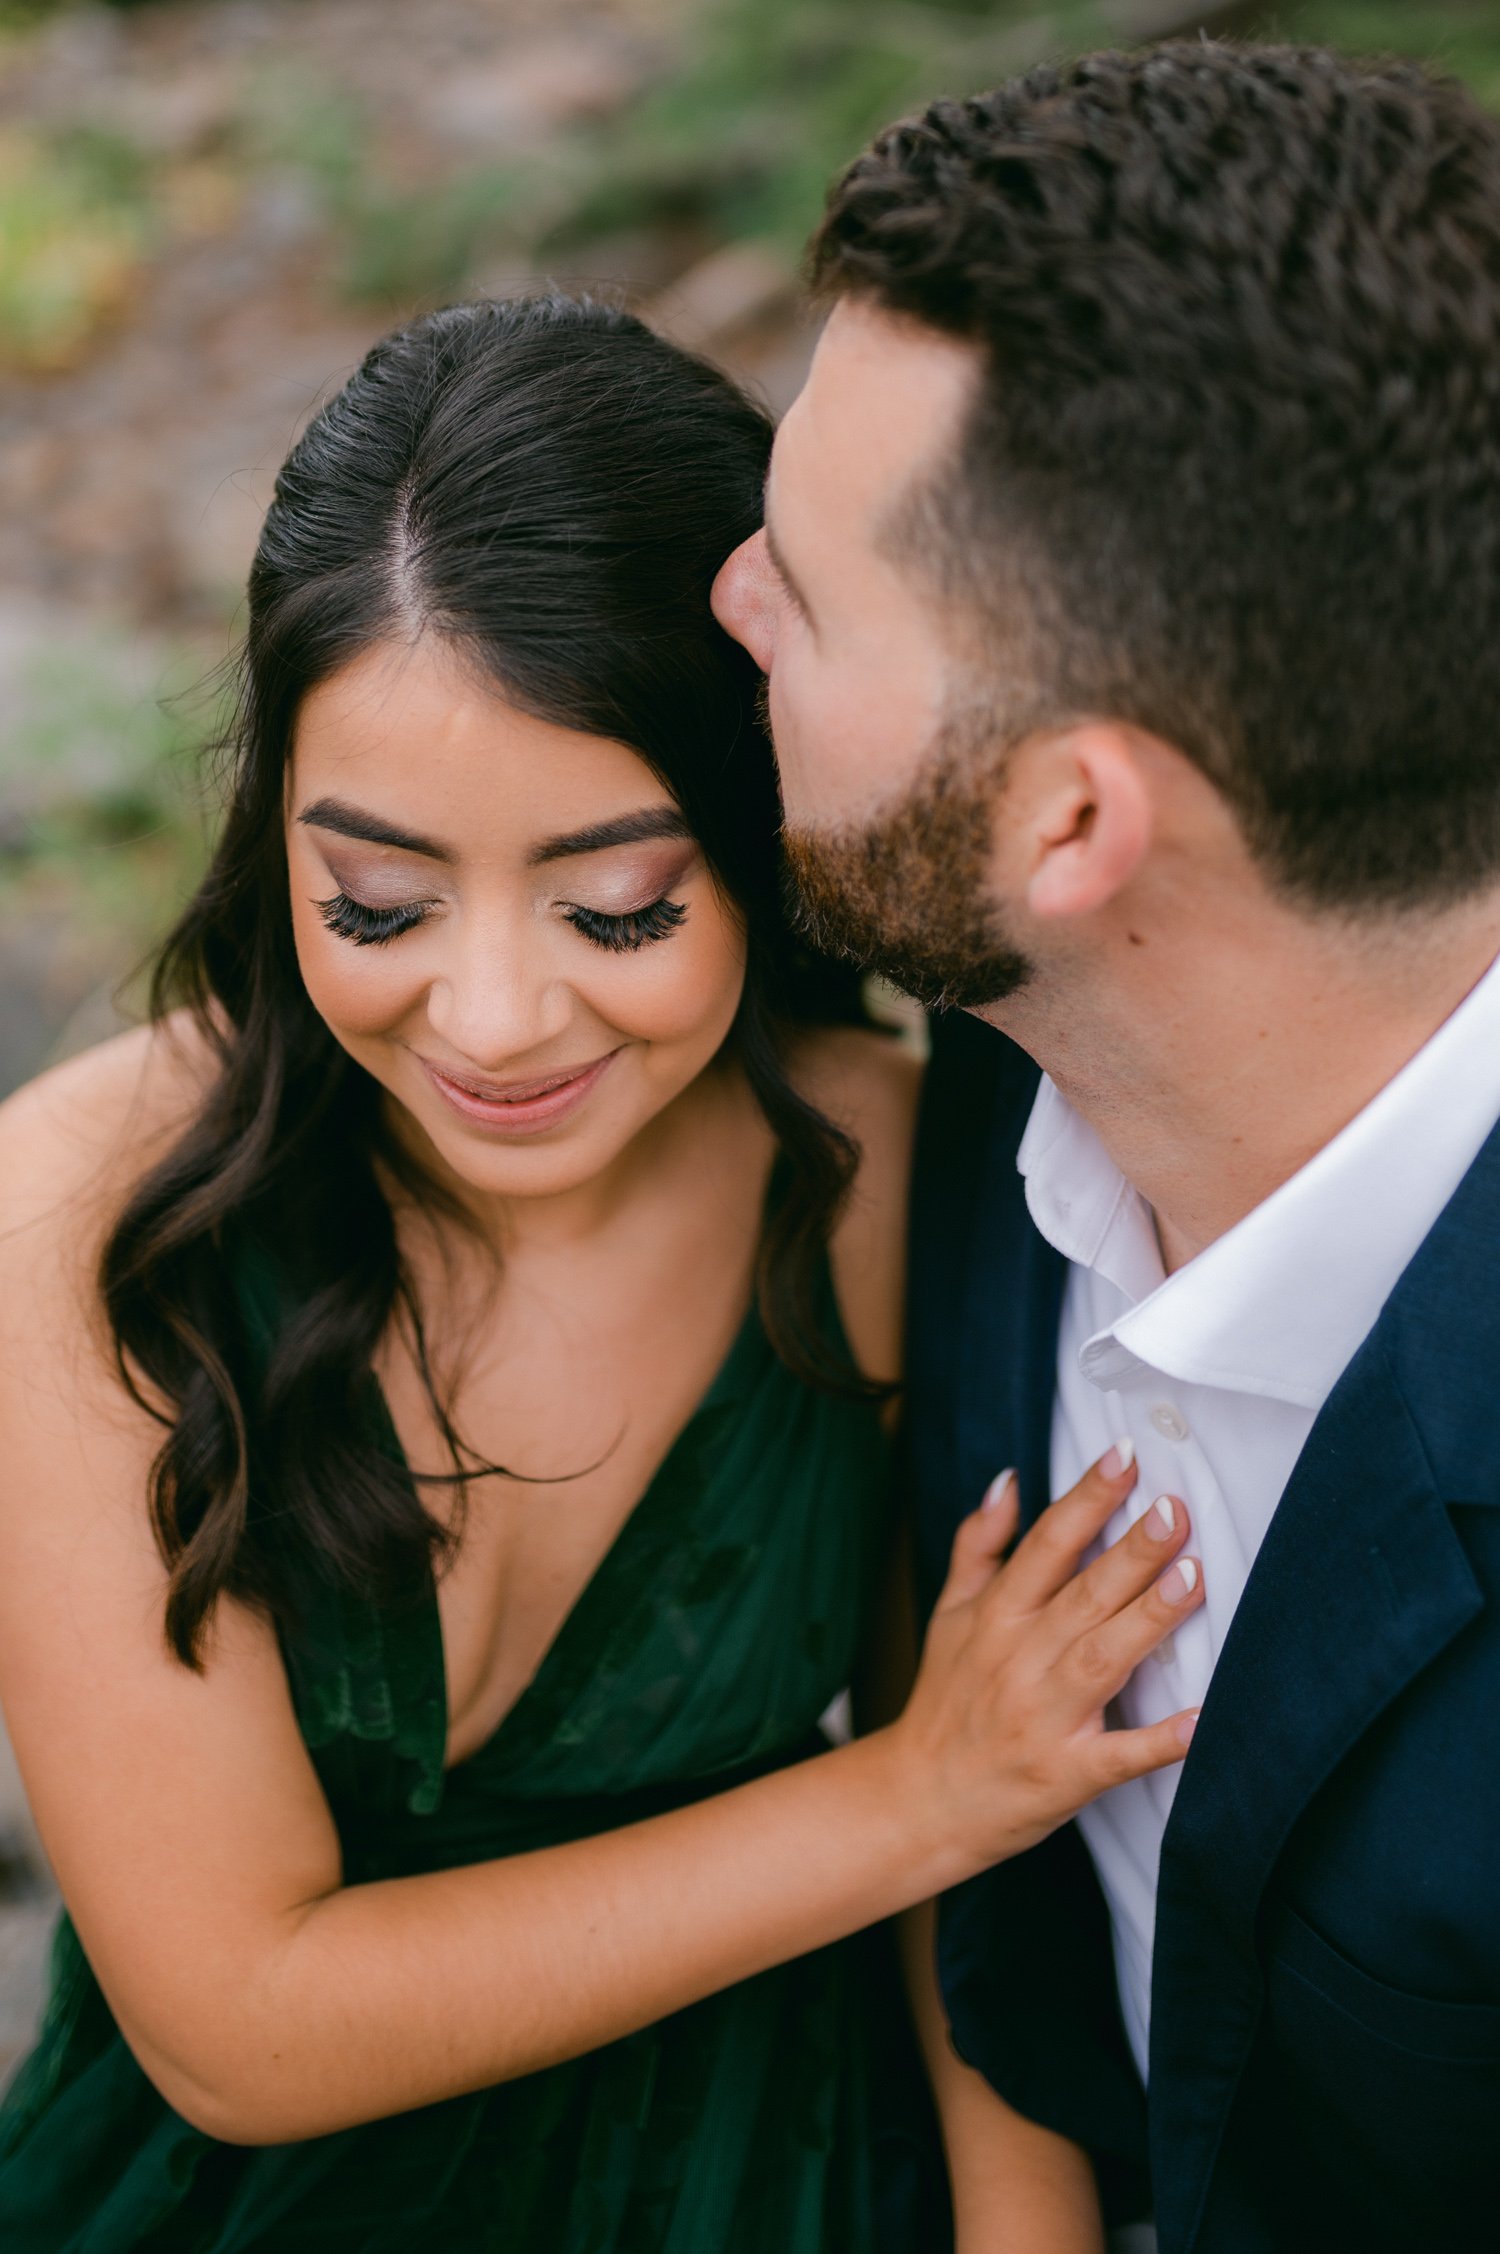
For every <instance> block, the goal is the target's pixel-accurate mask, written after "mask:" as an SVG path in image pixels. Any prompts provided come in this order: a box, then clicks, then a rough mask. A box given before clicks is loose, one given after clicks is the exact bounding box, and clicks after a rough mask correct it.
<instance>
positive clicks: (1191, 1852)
mask: <svg viewBox="0 0 1500 2254" xmlns="http://www.w3.org/2000/svg"><path fill="white" fill-rule="evenodd" d="M813 262H814V271H815V275H816V278H817V280H818V282H819V284H820V286H821V288H822V290H823V292H824V294H825V296H826V297H827V298H828V299H830V300H831V301H832V312H831V316H830V319H829V322H828V326H827V329H826V332H825V334H824V337H823V339H822V342H821V344H820V346H819V350H818V354H817V358H816V362H815V365H814V368H813V371H812V374H811V377H810V380H809V383H808V386H807V389H806V391H805V393H804V394H803V396H802V398H801V399H800V400H799V401H798V402H797V404H796V405H795V406H794V407H793V409H792V410H791V412H790V414H789V416H788V418H787V422H786V425H785V428H784V430H783V432H782V434H781V436H780V439H779V441H778V444H777V449H776V456H775V464H774V468H773V472H772V477H771V482H770V488H769V493H768V503H767V532H766V534H765V535H763V536H761V537H759V538H757V539H756V540H755V541H752V542H751V543H749V544H748V546H747V547H746V548H745V549H743V550H741V551H740V552H739V553H738V554H737V555H736V556H735V557H734V558H733V559H731V562H730V563H729V565H728V566H726V568H725V572H724V574H723V576H722V578H721V580H720V583H719V586H718V589H717V590H716V603H717V607H718V609H719V613H720V616H721V617H722V618H723V620H724V621H725V623H726V624H727V625H728V626H729V627H730V629H731V630H732V631H733V632H735V633H736V634H738V635H739V636H740V638H741V639H742V640H743V641H745V642H746V643H747V645H748V646H749V648H750V649H751V650H752V651H753V653H754V654H755V655H756V657H757V658H758V659H759V660H760V662H761V663H762V664H763V666H764V667H765V669H766V671H767V674H768V676H769V691H768V693H769V699H770V712H771V717H772V722H773V726H774V729H775V735H776V741H777V748H778V753H779V757H780V761H781V766H782V773H783V780H784V790H785V801H786V815H787V824H788V845H789V850H790V852H791V855H792V859H793V864H794V868H795V870H796V873H797V876H798V879H799V883H800V887H801V890H802V893H803V896H804V899H805V902H806V908H807V916H808V921H809V926H810V928H811V929H813V930H814V931H816V932H817V933H819V934H820V935H821V937H822V938H823V939H824V940H825V941H831V942H833V943H835V944H838V945H841V946H843V947H844V948H845V949H846V950H847V951H849V952H851V953H853V954H855V955H856V956H858V957H860V958H861V959H864V960H866V961H869V962H871V963H874V964H876V965H878V966H879V967H881V968H882V969H884V970H886V971H887V972H888V973H889V974H890V975H891V976H892V977H893V978H895V979H896V980H897V981H898V982H899V983H901V984H903V985H904V986H906V987H907V988H908V989H910V991H912V992H913V993H914V994H916V995H918V996H919V997H920V998H922V999H923V1000H925V1001H927V1002H929V1003H931V1004H934V1005H937V1006H938V1007H939V1008H940V1009H943V1008H946V1009H947V1010H949V1011H950V1012H951V1013H952V1014H949V1015H947V1016H940V1017H939V1019H938V1021H937V1033H936V1039H935V1046H934V1057H933V1062H932V1066H931V1069H930V1074H929V1087H928V1093H927V1097H926V1110H925V1119H924V1125H923V1130H922V1137H921V1143H920V1149H919V1158H918V1180H917V1187H916V1203H915V1218H914V1237H913V1252H912V1258H913V1284H912V1306H911V1334H912V1335H911V1349H910V1371H911V1378H910V1419H909V1421H910V1440H911V1452H912V1476H913V1484H914V1488H915V1493H916V1499H917V1510H918V1548H919V1553H920V1558H921V1563H922V1568H923V1573H924V1577H925V1582H926V1588H927V1591H928V1592H929V1594H930V1592H931V1590H932V1589H933V1587H934V1586H935V1584H936V1578H937V1575H938V1572H939V1568H940V1564H941V1560H942V1558H943V1555H944V1553H945V1550H946V1545H947V1542H948V1538H949V1534H950V1531H951V1529H952V1526H953V1523H954V1521H955V1519H956V1518H957V1517H958V1516H959V1514H961V1513H962V1512H963V1511H964V1510H966V1509H968V1508H969V1507H970V1506H971V1504H972V1501H973V1498H974V1496H975V1495H976V1494H977V1493H979V1492H980V1490H981V1489H982V1488H983V1487H984V1485H985V1483H986V1481H987V1480H988V1479H989V1477H990V1476H991V1474H992V1473H993V1472H994V1470H995V1469H996V1467H997V1466H999V1465H1001V1464H1005V1463H1017V1464H1019V1466H1020V1474H1021V1482H1022V1488H1023V1498H1024V1507H1025V1510H1026V1512H1027V1514H1028V1515H1034V1514H1035V1513H1036V1512H1037V1511H1038V1510H1040V1509H1041V1508H1042V1507H1044V1506H1045V1505H1046V1503H1047V1502H1048V1501H1049V1499H1050V1498H1051V1497H1052V1496H1055V1495H1057V1494H1059V1493H1060V1492H1061V1491H1062V1490H1064V1489H1065V1488H1066V1487H1067V1486H1068V1485H1069V1484H1070V1482H1071V1481H1072V1480H1073V1479H1074V1478H1075V1477H1076V1475H1077V1473H1078V1471H1079V1470H1080V1468H1081V1467H1082V1466H1083V1465H1084V1463H1085V1462H1086V1461H1088V1460H1089V1459H1090V1458H1091V1457H1092V1456H1094V1455H1097V1454H1098V1453H1100V1452H1101V1450H1102V1449H1103V1447H1104V1446H1105V1445H1106V1444H1107V1443H1108V1441H1109V1439H1110V1438H1111V1437H1113V1436H1115V1435H1116V1434H1119V1433H1126V1434H1128V1435H1129V1436H1130V1438H1131V1439H1133V1440H1134V1442H1135V1444H1136V1447H1137V1450H1138V1453H1139V1458H1140V1462H1141V1466H1142V1478H1141V1480H1140V1484H1139V1486H1138V1489H1137V1491H1136V1499H1135V1500H1134V1501H1133V1502H1132V1504H1131V1505H1130V1506H1129V1508H1130V1512H1131V1514H1132V1515H1134V1514H1135V1513H1137V1512H1138V1511H1140V1510H1143V1509H1145V1508H1147V1507H1148V1506H1149V1504H1150V1502H1151V1500H1152V1499H1153V1497H1154V1496H1156V1495H1157V1494H1158V1493H1159V1492H1161V1491H1163V1490H1166V1491H1170V1492H1173V1493H1175V1494H1177V1495H1180V1496H1184V1497H1185V1498H1186V1499H1187V1500H1188V1502H1189V1504H1190V1506H1191V1510H1192V1515H1193V1521H1194V1526H1195V1530H1196V1538H1197V1542H1198V1545H1199V1549H1200V1552H1201V1558H1202V1562H1203V1567H1204V1573H1205V1585H1206V1592H1207V1602H1206V1605H1205V1607H1204V1608H1203V1611H1202V1612H1201V1614H1200V1615H1199V1616H1198V1617H1197V1618H1196V1619H1195V1620H1193V1621H1192V1622H1191V1623H1189V1624H1186V1625H1185V1626H1184V1627H1183V1628H1182V1630H1180V1631H1179V1633H1178V1634H1177V1636H1176V1638H1175V1648H1174V1649H1173V1650H1172V1651H1171V1652H1170V1653H1169V1654H1167V1655H1166V1657H1165V1659H1164V1661H1162V1660H1154V1661H1152V1662H1148V1663H1147V1664H1146V1665H1145V1666H1144V1667H1143V1668H1142V1669H1141V1670H1139V1672H1138V1673H1137V1675H1136V1676H1135V1678H1134V1679H1133V1680H1132V1682H1131V1684H1130V1686H1129V1688H1128V1689H1127V1691H1126V1693H1125V1694H1124V1696H1123V1697H1122V1698H1121V1700H1120V1702H1119V1703H1120V1708H1121V1715H1122V1719H1124V1720H1127V1721H1132V1722H1133V1721H1137V1720H1146V1719H1150V1718H1152V1717H1154V1716H1156V1715H1158V1714H1165V1713H1167V1712H1170V1711H1172V1710H1173V1709H1175V1708H1177V1707H1181V1706H1185V1705H1189V1704H1193V1703H1195V1702H1197V1701H1198V1700H1200V1699H1201V1700H1202V1701H1203V1714H1202V1719H1201V1722H1200V1724H1199V1727H1198V1733H1197V1736H1196V1738H1195V1740H1194V1744H1193V1748H1192V1751H1191V1754H1190V1755H1189V1757H1188V1759H1187V1761H1186V1763H1185V1764H1184V1766H1183V1768H1182V1769H1181V1770H1179V1771H1175V1772H1168V1773H1167V1775H1166V1777H1165V1778H1162V1779H1148V1780H1146V1781H1144V1782H1142V1783H1140V1784H1136V1785H1131V1786H1128V1787H1126V1788H1124V1789H1123V1790H1122V1791H1120V1792H1118V1793H1115V1794H1112V1795H1110V1796H1108V1797H1107V1798H1106V1799H1105V1800H1104V1801H1103V1802H1101V1803H1100V1804H1098V1805H1097V1806H1096V1807H1095V1808H1094V1809H1092V1810H1089V1811H1087V1812H1086V1813H1085V1815H1084V1817H1083V1818H1082V1819H1081V1820H1080V1822H1079V1824H1078V1825H1077V1826H1076V1827H1070V1828H1069V1829H1068V1830H1067V1831H1065V1832H1063V1833H1061V1834H1058V1835H1056V1836H1055V1837H1054V1838H1053V1839H1051V1840H1050V1841H1048V1842H1047V1843H1046V1844H1045V1845H1044V1846H1043V1847H1041V1848H1039V1849H1037V1850H1036V1851H1035V1852H1033V1853H1032V1854H1031V1855H1029V1856H1027V1857H1025V1858H1023V1859H1022V1860H1020V1861H1018V1862H1016V1863H1013V1864H1010V1865H1007V1866H1006V1867H1005V1868H1003V1869H1001V1870H998V1871H996V1872H994V1873H992V1874H991V1875H990V1876H988V1877H987V1878H985V1879H982V1880H979V1881H976V1882H975V1883H974V1884H972V1885H971V1886H969V1887H967V1888H965V1889H963V1890H961V1892H960V1893H959V1894H958V1895H956V1896H955V1897H953V1898H951V1899H950V1900H949V1901H948V1902H947V1903H946V1904H945V1905H944V1908H943V1915H942V1921H941V1938H940V1946H939V1965H940V1972H941V1977H942V1985H943V1991H944V1996H945V2000H946V2008H947V2013H948V2018H949V2022H950V2025H951V2032H952V2041H953V2045H954V2047H955V2049H956V2051H957V2053H958V2054H959V2057H960V2058H961V2059H963V2060H965V2061H967V2062H968V2065H967V2068H966V2069H963V2068H960V2069H955V2071H956V2072H958V2073H960V2074H963V2075H965V2076H966V2080H967V2084H968V2086H969V2087H970V2089H971V2090H974V2089H977V2090H981V2091H982V2092H983V2104H984V2105H985V2106H988V2107H989V2109H990V2112H989V2116H988V2118H989V2119H990V2120H991V2121H992V2122H993V2123H994V2124H997V2125H998V2124H1000V2123H1002V2122H1004V2121H1008V2120H1014V2119H1015V2118H1016V2117H1018V2116H1019V2117H1023V2118H1024V2121H1025V2122H1027V2123H1029V2124H1031V2128H1030V2130H1029V2132H1028V2133H1029V2134H1030V2136H1031V2137H1032V2139H1033V2144H1032V2147H1031V2148H1030V2149H1032V2150H1034V2151H1036V2152H1037V2153H1039V2154H1041V2155H1042V2160H1041V2163H1040V2165H1041V2166H1042V2167H1043V2169H1044V2171H1045V2169H1046V2168H1049V2167H1050V2168H1052V2170H1053V2180H1054V2188H1057V2187H1061V2188H1060V2189H1058V2196H1059V2198H1060V2199H1064V2200H1065V2199H1066V2198H1070V2197H1073V2196H1074V2193H1076V2185H1077V2180H1078V2178H1077V2171H1078V2169H1079V2167H1080V2166H1081V2163H1080V2162H1079V2161H1078V2158H1077V2155H1078V2153H1079V2151H1080V2149H1081V2150H1082V2151H1085V2152H1087V2154H1088V2155H1089V2156H1090V2158H1091V2161H1092V2164H1093V2170H1094V2174H1095V2176H1096V2177H1097V2181H1098V2183H1099V2185H1100V2187H1101V2189H1102V2192H1103V2194H1104V2198H1105V2201H1106V2205H1107V2208H1108V2210H1109V2211H1110V2213H1111V2214H1112V2216H1113V2217H1114V2218H1115V2219H1117V2220H1119V2221H1128V2220H1131V2219H1134V2218H1138V2217H1141V2216H1143V2215H1144V2214H1146V2213H1147V2212H1153V2213H1154V2216H1155V2220H1156V2227H1157V2231H1158V2234H1159V2241H1160V2245H1161V2248H1162V2250H1163V2254H1263V2250H1274V2254H1288V2250H1296V2249H1300V2248H1302V2247H1319V2248H1325V2249H1326V2248H1333V2247H1337V2248H1340V2249H1342V2248H1344V2247H1348V2248H1351V2249H1357V2250H1358V2254H1383V2250H1387V2249H1390V2250H1394V2249H1398V2248H1422V2249H1445V2250H1446V2249H1459V2248H1470V2247H1478V2246H1492V2245H1496V2244H1500V1758H1497V1753H1500V1416H1497V1413H1496V1409H1495V1399H1496V1387H1497V1376H1500V1131H1497V1130H1496V1120H1497V1118H1500V969H1496V968H1494V967H1492V966H1494V964H1495V959H1496V956H1497V953H1500V746H1497V727H1500V126H1497V125H1496V123H1495V122H1494V121H1492V120H1490V119H1488V118H1487V117H1486V116H1485V115H1484V114H1483V113H1482V112H1481V111H1480V110H1479V109H1478V108H1477V107H1476V106H1475V105H1474V104H1473V103H1472V102H1471V101H1470V100H1469V98H1468V97H1467V96H1466V95H1464V94H1463V93H1462V92H1461V91H1460V90H1458V89H1457V88H1455V87H1453V86H1449V85H1443V84H1436V83H1432V82H1430V81H1428V80H1427V79H1425V78H1424V77H1422V76H1421V75H1420V74H1418V73H1417V72H1415V71H1413V70H1409V69H1405V68H1401V67H1397V66H1390V67H1383V68H1378V69H1361V68H1358V67H1355V66H1353V65H1351V64H1348V63H1346V62H1342V61H1339V60H1337V59H1335V58H1334V57H1332V56H1331V55H1328V54H1325V53H1321V52H1317V51H1312V50H1307V49H1279V50H1278V49H1268V48H1267V49H1235V48H1231V47H1226V46H1214V45H1197V44H1195V45H1177V46H1168V47H1165V48H1161V49H1158V50H1156V51H1154V52H1149V53H1144V54H1138V55H1134V56H1131V57H1124V56H1119V55H1106V56H1098V57H1094V58H1093V59H1091V60H1089V61H1087V62H1084V63H1082V64H1080V65H1078V66H1077V67H1076V68H1075V69H1073V70H1070V71H1066V72H1061V73H1059V72H1054V71H1050V70H1048V71H1041V72H1038V73H1035V74H1033V75H1032V76H1031V77H1029V78H1027V79H1025V80H1023V81H1021V82H1019V83H1017V84H1014V85H1011V86H1008V87H1006V88H1003V89H1002V90H1001V91H1000V92H998V93H996V94H994V95H991V96H989V97H987V98H985V99H983V100H978V101H973V102H965V103H940V104H938V105H937V106H936V107H934V108H933V109H932V110H930V111H929V112H928V113H927V115H926V116H925V117H923V118H921V119H919V120H917V121H915V122H913V123H909V124H906V125H902V126H898V127H896V128H894V129H892V130H891V131H890V132H888V133H887V134H886V135H884V136H883V137H882V138H881V140H880V141H878V142H877V144H876V145H875V147H874V148H873V150H872V151H870V152H869V153H868V154H867V155H865V156H864V157H862V158H860V159H859V160H858V161H857V162H856V163H855V165H854V166H853V167H852V168H851V170H850V171H849V173H848V174H847V175H846V176H845V178H844V179H843V180H842V182H841V183H839V184H838V186H837V187H836V188H835V189H834V191H833V193H832V196H831V199H830V204H829V209H828V213H827V217H826V220H825V222H824V225H823V227H822V230H821V232H820V234H819V236H818V238H817V241H816V244H815V247H814V254H813ZM963 1012H967V1013H968V1014H967V1015H964V1014H961V1013H963ZM1117 1531H1118V1529H1117ZM981 2077H982V2080H981ZM1148 2092H1149V2095H1147V2094H1146V2093H1148ZM1001 2101H1004V2102H1003V2104H1002V2103H1001ZM969 2114H970V2117H971V2118H974V2117H976V2116H975V2112H974V2107H973V2105H972V2104H970V2106H969ZM997 2134H998V2127H997ZM983 2143H984V2139H983V2136H982V2135H981V2136H980V2137H978V2138H977V2139H975V2138H970V2139H969V2140H968V2141H967V2143H966V2142H965V2138H964V2136H963V2135H962V2134H960V2135H959V2136H958V2137H957V2138H956V2141H955V2143H954V2161H955V2173H956V2176H957V2179H958V2181H957V2185H956V2190H957V2198H958V2207H959V2218H960V2243H961V2245H963V2244H964V2243H965V2227H964V2213H965V2201H966V2198H968V2197H969V2196H970V2195H969V2193H968V2191H967V2190H966V2183H967V2182H968V2180H969V2178H970V2175H971V2173H972V2174H973V2178H974V2180H975V2181H978V2180H979V2178H980V2176H982V2173H983V2168H984V2161H983V2153H982V2147H983ZM1148 2162H1149V2166H1148ZM1070 2167H1071V2168H1072V2169H1073V2171H1074V2173H1073V2174H1072V2176H1071V2177H1070V2176H1069V2174H1068V2170H1069V2168H1070ZM1070 2185H1071V2186H1072V2190H1071V2191H1070V2190H1069V2189H1068V2187H1069V2186H1070ZM977 2196H978V2195H977V2194H976V2195H975V2197H976V2198H977ZM971 2206H972V2211H973V2212H975V2213H977V2212H978V2211H979V2210H978V2207H977V2206H973V2205H972V2202H971ZM987 2212H990V2213H993V2212H994V2210H993V2207H991V2208H990V2209H989V2210H987ZM1058 2212H1059V2213H1061V2212H1062V2209H1061V2207H1059V2209H1058ZM1071 2212H1073V2213H1075V2214H1077V2213H1078V2212H1079V2210H1077V2209H1076V2207H1075V2208H1074V2209H1073V2210H1071ZM1092 2227H1093V2230H1094V2232H1095V2234H1097V2229H1098V2225H1097V2220H1095V2222H1094V2224H1093V2226H1092ZM1067 2228H1068V2229H1069V2230H1071V2229H1073V2225H1072V2224H1069V2225H1068V2226H1067ZM1087 2230H1088V2226H1087V2224H1086V2223H1084V2222H1081V2221H1080V2222H1079V2223H1078V2225H1077V2232H1076V2233H1075V2235H1074V2236H1073V2237H1072V2238H1071V2239H1069V2241H1068V2243H1070V2244H1077V2245H1083V2244H1085V2243H1087V2242H1088V2241H1087ZM1079 2234H1082V2235H1079ZM1063 2235H1064V2231H1063V2226H1062V2225H1061V2224H1060V2225H1059V2226H1058V2231H1057V2235H1056V2238H1055V2240H1054V2243H1056V2244H1057V2245H1058V2246H1061V2245H1062V2243H1063ZM1096 2242H1097V2239H1096ZM985 2243H986V2245H988V2244H989V2243H992V2241H990V2240H986V2242H985ZM993 2243H997V2244H1004V2245H1006V2246H1009V2245H1010V2244H1011V2243H1012V2241H1011V2240H1010V2239H1008V2238H1004V2237H1002V2238H1001V2239H1000V2240H998V2241H993ZM1017 2243H1018V2242H1017ZM1039 2243H1040V2242H1039ZM972 2244H973V2246H974V2248H975V2254H982V2249H981V2242H980V2238H979V2236H978V2235H977V2234H974V2235H973V2236H972Z"/></svg>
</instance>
